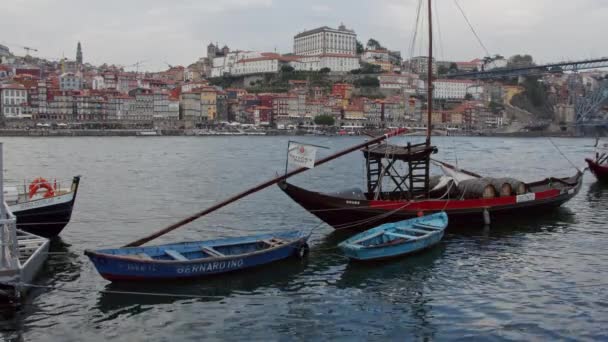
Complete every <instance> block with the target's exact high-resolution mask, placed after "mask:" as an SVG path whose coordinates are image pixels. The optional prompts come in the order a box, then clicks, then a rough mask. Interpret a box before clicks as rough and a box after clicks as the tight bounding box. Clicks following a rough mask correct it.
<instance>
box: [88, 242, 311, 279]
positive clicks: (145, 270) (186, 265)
mask: <svg viewBox="0 0 608 342" xmlns="http://www.w3.org/2000/svg"><path fill="white" fill-rule="evenodd" d="M307 239H308V235H306V234H303V233H302V232H298V231H293V232H281V233H271V234H261V235H253V236H246V237H234V238H224V239H217V240H209V241H189V242H182V243H173V244H168V245H158V246H148V247H124V248H114V249H102V250H97V251H93V250H86V251H85V252H84V253H85V255H87V256H88V257H89V259H91V261H92V262H93V264H94V265H95V268H97V271H98V272H99V274H101V276H102V277H104V278H105V279H107V280H110V281H125V280H128V281H137V280H163V279H164V280H172V279H183V278H197V277H202V276H208V275H215V274H220V273H227V272H234V271H238V270H243V269H246V268H251V267H254V266H261V265H265V264H269V263H271V262H275V261H278V260H282V259H285V258H288V257H290V256H297V257H304V256H305V255H306V254H307V253H308V246H307V244H306V241H307Z"/></svg>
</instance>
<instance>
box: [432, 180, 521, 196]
mask: <svg viewBox="0 0 608 342" xmlns="http://www.w3.org/2000/svg"><path fill="white" fill-rule="evenodd" d="M430 183H431V188H433V187H434V186H435V185H437V184H439V177H431V180H430ZM440 191H441V190H438V192H440ZM443 191H444V192H445V190H443ZM526 192H528V187H527V186H526V183H524V182H522V181H520V180H517V179H515V178H491V177H483V178H475V179H468V180H464V181H460V182H459V183H458V186H452V187H451V190H450V194H449V197H450V198H463V199H477V198H495V197H505V196H515V195H521V194H525V193H526Z"/></svg>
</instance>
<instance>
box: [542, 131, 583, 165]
mask: <svg viewBox="0 0 608 342" xmlns="http://www.w3.org/2000/svg"><path fill="white" fill-rule="evenodd" d="M547 138H548V139H549V141H550V142H551V144H553V146H554V147H555V149H556V150H557V152H559V154H561V155H562V157H564V159H566V160H567V161H568V163H570V165H572V167H573V168H574V169H575V170H576V171H579V172H580V171H581V170H580V169H579V168H578V167H577V166H576V165H575V164H574V163H573V162H572V161H571V160H570V159H568V157H566V155H565V154H564V152H562V150H560V148H559V147H558V146H557V145H556V144H555V142H554V141H553V139H551V137H547Z"/></svg>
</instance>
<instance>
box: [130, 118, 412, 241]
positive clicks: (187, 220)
mask: <svg viewBox="0 0 608 342" xmlns="http://www.w3.org/2000/svg"><path fill="white" fill-rule="evenodd" d="M406 131H407V129H405V128H398V129H396V130H393V131H390V132H388V133H386V134H384V135H383V136H381V137H378V138H375V139H372V140H369V141H366V142H364V143H361V144H358V145H356V146H353V147H349V148H347V149H345V150H342V151H340V152H338V153H335V154H332V155H330V156H327V157H325V158H323V159H319V160H318V161H316V162H315V166H319V165H321V164H325V163H327V162H328V161H331V160H334V159H336V158H338V157H341V156H343V155H345V154H348V153H351V152H354V151H357V150H360V149H362V148H364V147H367V146H369V145H373V144H376V143H379V142H381V141H383V140H385V139H388V138H390V137H393V136H396V135H399V134H401V133H405V132H406ZM307 170H309V169H308V168H306V167H301V168H298V169H295V170H293V171H290V172H287V173H285V174H284V175H282V176H277V177H275V178H272V179H270V180H268V181H265V182H264V183H261V184H258V185H256V186H254V187H252V188H249V189H247V190H245V191H243V192H240V193H238V194H236V195H233V196H231V197H229V198H227V199H225V200H223V201H221V202H219V203H216V204H214V205H213V206H211V207H209V208H207V209H205V210H203V211H200V212H198V213H196V214H194V215H192V216H190V217H187V218H185V219H183V220H181V221H179V222H177V223H174V224H172V225H170V226H168V227H166V228H164V229H161V230H159V231H157V232H156V233H153V234H150V235H148V236H146V237H143V238H141V239H139V240H136V241H133V242H131V243H129V244H126V245H125V246H124V247H137V246H141V245H143V244H144V243H146V242H149V241H152V240H154V239H156V238H157V237H160V236H162V235H165V234H167V233H169V232H170V231H173V230H175V229H177V228H179V227H181V226H183V225H186V224H188V223H190V222H192V221H194V220H196V219H198V218H200V217H202V216H205V215H207V214H209V213H212V212H214V211H216V210H218V209H220V208H222V207H225V206H227V205H228V204H230V203H232V202H235V201H237V200H239V199H241V198H243V197H245V196H248V195H251V194H253V193H255V192H258V191H260V190H262V189H265V188H267V187H269V186H271V185H274V184H277V183H279V182H281V181H284V180H286V179H287V178H289V177H292V176H295V175H297V174H299V173H302V172H304V171H307Z"/></svg>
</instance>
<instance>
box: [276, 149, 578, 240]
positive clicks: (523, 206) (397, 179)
mask: <svg viewBox="0 0 608 342" xmlns="http://www.w3.org/2000/svg"><path fill="white" fill-rule="evenodd" d="M387 149H391V150H392V151H393V153H392V154H391V155H390V157H387V155H385V153H384V152H385V151H386V150H387ZM433 150H434V147H426V146H425V145H424V144H423V145H421V146H407V147H397V146H392V145H381V146H377V147H376V148H373V147H372V148H369V149H365V150H364V154H365V156H366V158H367V170H368V172H367V177H368V181H367V185H368V188H367V191H363V190H352V189H351V190H347V191H342V192H338V193H333V194H330V193H321V192H315V191H310V190H306V189H304V188H301V187H298V186H295V185H293V184H290V183H288V182H287V181H284V182H281V183H279V186H280V188H281V189H282V190H283V191H284V192H285V193H286V194H287V195H288V196H289V197H291V198H292V199H293V200H294V201H295V202H297V203H298V204H300V205H301V206H302V207H303V208H304V209H306V210H308V211H309V212H311V213H312V214H314V215H315V216H317V217H318V218H320V219H321V220H323V221H325V222H326V223H327V224H329V225H330V226H332V227H334V228H335V229H349V228H356V229H365V228H370V227H373V226H376V225H378V224H380V223H386V222H395V221H401V220H406V219H409V218H413V217H417V216H420V215H428V214H431V213H436V212H440V211H445V212H446V213H447V214H448V216H449V218H450V225H461V224H477V223H481V224H483V223H486V224H489V223H490V222H491V221H494V220H500V219H502V218H505V217H509V216H511V215H524V214H526V213H538V212H539V210H546V209H551V208H555V207H559V206H560V205H562V204H564V203H565V202H566V201H568V200H569V199H571V198H572V197H574V196H575V195H576V194H577V193H578V192H579V190H580V188H581V184H582V177H583V174H582V173H581V172H577V173H576V174H575V175H573V176H572V177H567V178H553V177H550V178H546V179H544V180H540V181H537V182H532V183H520V186H519V190H517V189H516V188H513V187H512V190H511V191H509V192H508V193H506V192H505V191H500V192H499V191H498V190H496V188H498V187H495V186H493V185H492V184H491V183H495V182H496V181H497V180H498V181H500V179H494V178H484V177H474V178H473V179H467V180H466V181H461V182H460V184H465V182H471V181H473V182H475V181H477V184H476V185H477V186H478V187H482V191H477V192H476V191H467V190H466V189H462V185H460V184H459V185H455V183H451V184H450V185H448V186H447V187H442V188H439V189H438V190H433V189H431V188H430V186H429V185H430V184H429V183H430V177H428V169H429V167H428V164H429V163H430V154H431V152H432V151H433ZM416 151H418V152H416ZM380 160H383V161H382V163H383V164H382V165H384V167H382V166H380V164H379V163H380V162H379V161H380ZM397 162H405V163H406V164H409V165H410V169H409V173H408V174H406V175H401V174H398V172H397V171H396V170H398V168H395V167H392V166H394V164H395V163H397ZM387 165H389V166H388V167H386V166H387ZM442 166H443V168H445V169H447V170H450V168H449V167H450V165H449V164H445V163H442ZM380 168H382V170H383V171H382V172H383V173H384V175H381V174H380V172H379V170H380ZM451 170H452V171H453V172H454V173H458V174H462V173H464V172H462V171H460V170H455V169H454V168H452V169H451ZM381 178H382V180H381ZM383 181H384V182H385V184H381V182H383ZM388 182H391V183H393V188H392V189H391V190H386V188H385V187H386V185H387V184H386V183H388ZM503 184H508V183H503ZM521 184H523V186H521ZM380 186H383V188H382V190H380ZM450 186H451V187H452V189H450V188H449V187H450ZM500 187H502V184H501V186H500ZM507 187H508V186H507ZM488 189H489V190H488ZM518 191H519V193H518ZM488 193H489V194H488Z"/></svg>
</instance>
